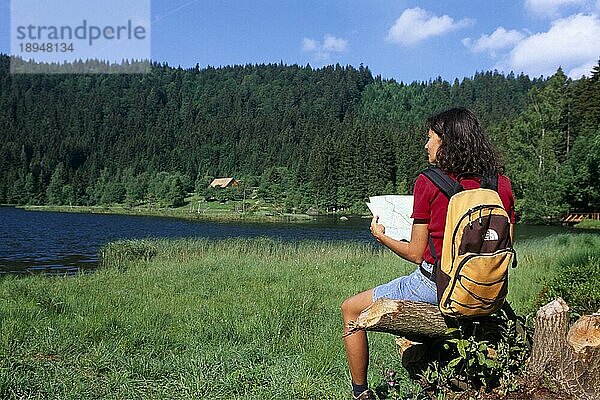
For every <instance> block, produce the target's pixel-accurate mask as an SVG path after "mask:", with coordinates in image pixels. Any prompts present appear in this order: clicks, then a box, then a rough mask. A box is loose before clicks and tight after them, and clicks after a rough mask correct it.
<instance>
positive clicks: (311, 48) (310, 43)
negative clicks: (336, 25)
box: [302, 34, 348, 61]
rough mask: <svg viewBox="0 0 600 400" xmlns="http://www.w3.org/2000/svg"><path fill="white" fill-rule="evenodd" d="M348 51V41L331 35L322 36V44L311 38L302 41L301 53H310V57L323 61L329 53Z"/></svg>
mask: <svg viewBox="0 0 600 400" xmlns="http://www.w3.org/2000/svg"><path fill="white" fill-rule="evenodd" d="M347 49H348V41H347V40H346V39H342V38H338V37H335V36H333V35H329V34H326V35H325V36H323V42H319V41H318V40H315V39H311V38H304V39H302V51H304V52H306V53H311V54H312V57H313V58H315V59H316V60H319V61H324V60H326V59H328V58H329V57H330V56H331V53H343V52H345V51H346V50H347Z"/></svg>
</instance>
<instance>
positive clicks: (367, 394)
mask: <svg viewBox="0 0 600 400" xmlns="http://www.w3.org/2000/svg"><path fill="white" fill-rule="evenodd" d="M352 399H353V400H377V397H375V393H373V391H372V390H371V389H367V390H365V391H364V392H362V393H361V394H359V395H358V396H355V395H354V394H352Z"/></svg>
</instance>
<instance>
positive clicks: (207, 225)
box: [0, 207, 580, 274]
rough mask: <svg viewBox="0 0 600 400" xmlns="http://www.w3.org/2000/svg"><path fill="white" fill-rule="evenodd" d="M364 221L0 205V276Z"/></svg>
mask: <svg viewBox="0 0 600 400" xmlns="http://www.w3.org/2000/svg"><path fill="white" fill-rule="evenodd" d="M369 222H370V219H365V218H358V217H351V218H350V219H349V220H348V221H340V220H339V219H338V218H329V217H328V218H325V217H323V218H318V219H317V220H315V221H312V222H306V223H239V222H236V223H215V222H200V221H186V220H181V219H175V218H161V217H144V216H127V215H105V214H77V213H57V212H36V211H26V210H22V209H18V208H12V207H0V274H6V273H14V274H26V273H40V272H41V273H52V274H65V273H66V274H71V273H76V272H77V271H78V270H80V269H81V270H93V269H94V268H95V267H96V265H97V262H98V252H99V249H100V248H101V247H102V246H103V245H105V244H106V243H108V242H112V241H115V240H120V239H142V238H159V237H160V238H182V237H194V238H211V239H223V238H231V237H259V236H265V237H270V238H276V239H280V240H284V241H288V240H341V241H357V242H363V243H365V242H366V243H373V242H374V239H373V238H372V237H371V235H370V233H369V229H368V228H369ZM574 231H576V232H580V230H574V229H572V228H568V227H561V226H521V225H520V226H518V227H517V229H516V233H515V235H516V240H517V241H519V240H524V239H528V238H534V237H541V236H548V235H552V234H556V233H565V232H574Z"/></svg>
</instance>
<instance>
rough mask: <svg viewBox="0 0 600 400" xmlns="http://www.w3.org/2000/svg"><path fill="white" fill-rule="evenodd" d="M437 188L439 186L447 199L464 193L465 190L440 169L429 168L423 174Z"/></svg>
mask: <svg viewBox="0 0 600 400" xmlns="http://www.w3.org/2000/svg"><path fill="white" fill-rule="evenodd" d="M422 173H423V175H425V176H426V177H427V178H428V179H429V180H430V181H431V182H432V183H433V184H434V185H435V186H437V187H438V188H439V189H440V190H441V192H442V193H444V195H445V196H446V197H447V198H450V197H452V196H454V195H455V194H456V193H458V192H462V191H463V190H465V188H464V187H463V186H462V185H461V184H460V183H459V182H457V181H455V180H454V179H452V178H450V177H449V176H448V175H447V174H446V173H445V172H444V171H442V170H441V169H439V168H438V167H429V168H427V169H426V170H425V171H423V172H422Z"/></svg>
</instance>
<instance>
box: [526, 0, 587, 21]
mask: <svg viewBox="0 0 600 400" xmlns="http://www.w3.org/2000/svg"><path fill="white" fill-rule="evenodd" d="M586 3H588V1H587V0H525V8H526V9H527V10H529V12H531V13H532V14H534V15H537V16H540V17H556V16H558V14H559V11H560V9H561V8H563V7H567V6H584V5H586Z"/></svg>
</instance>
